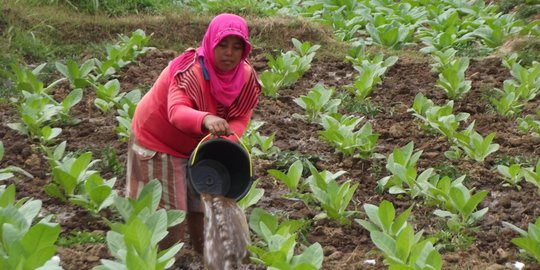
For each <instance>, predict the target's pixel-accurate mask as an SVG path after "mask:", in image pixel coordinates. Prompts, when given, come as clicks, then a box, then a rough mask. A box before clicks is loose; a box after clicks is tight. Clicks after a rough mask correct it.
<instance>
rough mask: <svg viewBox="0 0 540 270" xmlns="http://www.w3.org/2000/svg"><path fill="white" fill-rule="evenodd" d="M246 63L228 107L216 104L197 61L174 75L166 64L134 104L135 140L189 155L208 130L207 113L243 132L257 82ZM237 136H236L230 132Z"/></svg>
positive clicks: (156, 147) (237, 131) (163, 150)
mask: <svg viewBox="0 0 540 270" xmlns="http://www.w3.org/2000/svg"><path fill="white" fill-rule="evenodd" d="M245 67H246V70H245V71H246V78H247V79H246V83H245V84H244V86H243V88H242V92H241V94H240V96H239V97H238V98H237V100H235V101H234V103H233V104H232V105H231V106H230V107H229V108H224V107H223V106H221V105H219V104H218V103H217V102H216V100H215V98H214V97H213V96H212V95H211V94H210V89H209V81H208V80H205V77H204V74H203V68H202V67H201V64H200V63H199V61H194V62H193V63H192V65H191V66H190V67H189V68H188V69H187V70H186V71H185V72H182V73H181V74H178V75H176V76H175V77H174V78H173V76H172V75H171V74H172V73H171V72H170V71H169V68H170V65H169V66H168V67H166V68H165V69H164V70H163V71H162V72H161V75H160V76H159V78H158V79H157V81H156V82H155V83H154V85H153V87H152V89H150V91H149V92H148V93H147V94H146V95H145V96H144V97H143V98H142V100H141V101H140V102H139V104H138V105H137V108H136V110H135V115H134V117H133V120H132V124H131V128H132V132H133V134H134V136H135V138H136V140H137V143H138V144H140V145H142V146H144V147H146V148H149V149H152V150H155V151H158V152H163V153H167V154H170V155H172V156H176V157H181V158H188V157H189V156H190V155H191V152H192V151H193V150H194V149H195V147H196V146H197V144H198V143H199V142H200V140H201V139H202V138H203V137H204V136H205V135H207V134H208V131H206V130H205V129H204V128H203V125H202V122H203V119H204V117H205V116H206V115H208V114H212V115H217V116H220V117H222V118H224V119H225V120H227V122H228V123H229V126H230V128H231V130H232V131H233V132H235V133H236V134H237V135H238V136H242V134H243V133H244V130H245V129H246V126H247V124H248V122H249V120H250V118H251V114H252V108H253V107H254V106H255V105H256V104H257V102H258V97H259V94H260V86H259V84H258V82H257V79H256V76H255V72H254V70H253V68H252V67H251V66H250V65H245ZM228 138H229V139H231V140H235V141H236V140H237V139H236V136H234V135H233V136H229V137H228Z"/></svg>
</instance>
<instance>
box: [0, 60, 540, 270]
mask: <svg viewBox="0 0 540 270" xmlns="http://www.w3.org/2000/svg"><path fill="white" fill-rule="evenodd" d="M175 55H176V53H175V52H173V51H158V50H154V51H151V52H150V53H148V54H147V55H146V56H144V57H142V58H141V59H140V62H138V63H137V64H134V65H131V66H128V67H127V68H126V69H125V70H123V72H122V75H121V78H120V80H121V83H122V87H123V90H124V91H129V90H132V89H134V88H137V87H139V88H141V89H142V90H145V91H146V90H148V88H149V86H150V85H151V84H152V83H153V81H154V80H155V79H156V78H157V76H158V75H159V73H160V71H161V69H162V68H164V67H165V66H166V64H167V63H168V61H169V60H170V59H171V58H173V57H174V56H175ZM251 61H252V62H253V63H254V66H255V67H256V68H257V70H258V71H259V72H262V71H263V70H264V69H265V68H266V60H265V57H264V55H263V54H262V53H260V52H257V51H255V52H254V53H253V54H252V56H251ZM353 74H355V71H354V70H353V69H352V68H351V66H350V65H347V64H345V63H343V62H342V61H334V62H332V61H325V62H318V61H317V60H315V62H314V63H313V64H312V68H311V69H310V70H309V71H308V72H307V73H306V74H305V75H304V76H303V77H302V78H301V79H300V81H299V82H298V83H296V84H295V85H294V86H293V87H291V88H288V89H283V90H281V91H280V92H279V94H280V96H279V98H277V99H270V98H267V97H261V102H260V104H259V106H258V107H257V109H256V111H255V113H254V117H253V118H254V119H256V120H260V121H264V122H265V124H264V125H263V126H262V128H261V129H260V131H261V133H262V134H264V135H269V134H271V133H272V132H274V131H276V132H277V134H276V137H275V141H274V144H275V145H276V146H278V147H279V148H280V149H281V151H282V152H291V153H294V154H295V155H297V156H303V157H307V158H310V159H311V160H312V161H316V165H317V166H318V168H319V170H322V169H326V170H330V171H332V172H337V171H338V170H344V171H347V172H348V173H347V175H346V176H347V177H346V178H347V179H351V180H352V181H353V182H356V183H359V187H358V190H357V191H356V193H355V196H354V198H353V204H355V205H353V204H351V209H353V207H356V208H357V209H358V210H359V211H360V214H359V216H357V217H356V218H363V217H364V215H363V209H362V205H363V204H364V203H370V204H376V205H378V204H379V203H380V202H381V201H382V200H383V199H386V200H389V201H391V202H393V203H394V205H395V206H396V207H397V208H398V212H401V211H403V210H404V209H405V208H406V207H408V206H409V205H411V204H412V203H413V202H415V201H413V200H411V199H409V198H399V197H397V196H393V195H390V194H387V193H384V194H381V193H377V192H376V191H375V187H376V182H377V180H378V179H380V178H382V177H384V176H386V175H387V174H388V172H387V171H386V170H385V168H384V165H385V161H384V160H362V159H357V158H350V157H343V156H342V155H340V154H337V153H335V152H334V150H333V149H332V148H331V147H329V146H328V145H327V144H326V143H324V142H323V141H321V140H320V138H319V136H318V131H319V130H320V127H319V126H317V125H315V124H308V123H306V122H303V121H302V120H300V119H298V118H296V117H293V114H302V113H303V112H302V108H300V107H299V106H298V105H296V104H295V103H294V102H293V99H294V98H296V97H299V96H301V95H305V94H307V92H308V91H309V89H311V88H312V87H313V86H314V85H315V84H316V83H323V84H324V85H326V86H336V87H337V88H340V87H342V86H343V85H346V84H349V83H351V82H352V79H353V76H351V75H353ZM467 76H468V77H469V79H471V80H472V81H473V87H472V90H471V92H469V93H468V94H467V95H466V96H465V98H464V99H462V100H460V101H457V102H456V103H455V106H454V109H455V112H458V111H459V112H468V113H470V114H471V117H470V120H475V121H476V130H477V131H478V132H479V133H481V134H482V135H484V136H485V135H487V134H488V133H490V132H492V131H496V132H497V136H496V138H495V142H496V143H498V144H500V146H501V147H500V150H499V151H498V152H496V153H495V154H492V155H491V156H489V157H488V158H487V160H486V161H485V162H484V163H479V162H473V161H450V160H448V159H446V158H445V157H444V155H443V152H444V151H446V150H447V149H448V148H449V144H448V142H447V141H446V140H445V139H444V138H440V137H437V136H434V135H433V134H428V133H426V132H424V131H423V130H422V129H420V128H419V126H418V124H419V122H418V120H416V119H415V117H414V116H412V114H411V113H409V112H407V108H409V107H410V106H411V104H412V101H413V99H414V97H415V95H416V94H417V93H419V92H422V93H424V94H425V95H426V96H427V97H429V98H430V99H432V100H433V101H434V102H436V103H438V104H442V103H443V102H445V99H444V98H445V96H444V94H443V93H442V91H441V90H439V89H437V88H436V87H435V82H436V80H437V77H436V76H435V75H433V74H431V73H430V66H429V63H428V62H427V60H419V59H416V58H415V59H412V58H408V57H406V56H402V57H401V58H400V60H399V61H398V62H397V63H396V64H395V65H394V66H393V67H391V68H390V69H389V70H388V71H387V73H386V75H385V78H384V80H383V83H382V84H381V85H379V86H378V87H377V88H376V90H375V91H374V93H373V94H372V96H371V100H372V102H373V103H374V104H375V105H377V107H378V109H379V111H380V112H379V113H377V114H376V115H375V116H373V117H368V118H369V121H370V122H371V123H372V124H373V127H374V130H375V132H377V133H379V134H380V139H379V142H378V145H377V152H378V153H381V154H383V155H388V154H389V153H391V152H392V150H393V149H394V148H396V147H401V146H404V145H405V144H407V143H408V142H410V141H414V143H415V149H417V150H423V154H422V156H421V158H420V161H419V163H418V170H419V171H422V170H424V169H426V168H429V167H434V168H443V167H444V168H453V170H454V171H455V172H457V174H458V175H461V174H467V176H468V177H467V180H466V185H467V186H469V187H476V188H477V189H478V190H486V191H488V196H487V197H486V199H485V200H484V202H482V203H481V207H482V208H483V207H489V212H488V214H487V215H486V216H485V218H484V219H483V220H482V221H480V223H479V227H478V230H477V231H472V232H471V233H470V234H471V236H474V237H475V238H476V240H475V241H474V242H473V243H472V244H471V245H470V246H468V247H465V248H463V249H459V248H457V249H455V250H454V251H446V250H445V251H442V254H443V258H444V261H445V262H444V269H512V268H511V267H510V265H511V264H512V263H514V262H515V261H521V262H524V263H525V264H526V266H527V269H540V265H539V264H537V263H534V261H533V260H531V259H530V258H527V257H525V256H523V255H521V254H520V253H519V250H518V248H517V247H516V246H515V245H513V244H512V243H511V239H512V238H513V237H517V234H516V233H514V232H513V231H511V230H509V229H507V228H505V227H503V225H502V223H501V222H502V221H507V222H510V223H513V224H515V225H516V226H519V227H521V228H526V227H527V224H528V223H529V222H533V221H534V220H535V219H536V218H537V217H539V216H540V208H539V207H538V206H539V205H540V197H539V196H538V193H537V191H538V190H537V188H535V187H534V186H533V185H531V184H529V183H523V184H522V187H523V188H522V190H521V191H517V190H516V189H515V188H510V187H505V186H503V185H502V181H503V180H502V178H501V177H500V175H499V174H498V173H497V171H496V170H495V168H494V166H495V165H496V164H497V162H500V160H504V159H508V158H509V157H517V156H519V157H527V158H530V159H532V160H534V162H536V160H537V159H538V157H539V156H540V139H539V138H534V137H532V136H531V135H528V134H522V133H520V132H519V131H518V130H517V128H516V123H515V121H512V120H508V119H505V118H502V117H500V116H497V115H496V114H494V113H493V112H492V110H491V109H490V107H489V105H488V102H487V97H486V96H487V95H488V91H489V90H491V89H492V88H494V87H501V86H502V83H503V81H504V80H506V79H509V78H510V74H509V73H508V72H507V70H506V69H505V68H504V67H502V66H501V63H500V61H499V59H497V58H486V59H483V60H477V61H471V64H470V67H469V69H468V71H467ZM66 90H67V85H64V86H62V87H60V88H58V89H57V90H56V93H55V94H56V95H58V96H59V97H60V96H63V95H65V92H66ZM93 98H94V95H93V94H92V93H91V92H90V91H89V90H88V91H87V92H85V97H84V100H83V101H82V102H81V103H80V104H79V105H77V106H76V108H75V109H74V111H73V115H74V116H75V117H77V118H79V119H80V120H81V122H80V124H78V125H76V126H66V127H62V128H63V132H62V138H61V139H60V140H67V143H68V151H77V150H79V151H88V150H91V151H93V152H94V158H102V152H103V151H104V149H108V151H110V150H111V149H114V150H115V151H116V152H117V154H118V157H119V162H120V163H121V164H123V163H124V162H125V158H126V144H125V143H124V142H121V141H119V140H118V137H117V135H116V133H115V130H114V129H115V126H116V124H117V123H116V120H115V118H114V114H113V113H110V114H107V115H104V114H102V113H100V112H99V111H98V110H97V109H96V108H95V107H94V105H93ZM539 105H540V100H539V99H538V98H536V99H535V100H534V101H532V102H531V103H530V104H529V105H527V107H526V108H527V109H526V111H525V112H524V114H532V113H534V110H535V108H538V106H539ZM0 114H1V118H2V119H3V121H2V122H3V123H9V122H14V121H16V114H15V112H14V109H13V108H12V107H10V105H9V104H1V105H0ZM0 136H1V138H2V139H1V140H2V141H3V143H4V145H5V148H6V151H5V157H4V160H3V161H2V162H1V163H0V168H4V167H6V166H8V165H14V166H19V167H21V168H24V169H25V170H27V171H29V172H30V173H32V174H33V175H34V179H20V180H19V181H17V182H16V186H17V192H18V197H30V198H33V199H39V200H42V201H43V211H44V212H45V213H53V214H56V216H57V220H56V221H57V222H58V223H60V225H61V227H62V234H63V235H68V234H69V232H71V231H88V232H95V233H100V234H105V232H106V231H108V227H107V225H106V224H105V223H104V222H103V220H102V219H100V218H96V217H92V216H90V215H89V214H88V213H86V212H85V211H84V210H83V209H80V208H78V207H75V206H72V205H69V204H65V203H61V202H59V201H58V200H55V199H51V198H49V197H48V196H47V195H46V194H45V193H44V192H43V186H44V185H45V184H46V183H47V182H48V181H50V175H49V174H50V173H49V168H48V165H47V162H46V160H45V159H44V158H43V157H42V156H41V154H40V152H39V151H38V149H37V147H36V143H35V142H32V141H29V140H28V139H27V138H26V137H24V136H22V135H19V134H17V133H16V132H14V131H12V130H11V129H9V128H8V127H6V126H5V125H1V126H0ZM253 162H254V165H255V173H256V175H257V176H258V177H259V178H260V179H261V183H260V186H259V187H262V188H264V189H265V196H264V197H263V199H262V200H261V201H260V202H259V203H258V204H257V207H261V208H264V209H267V210H269V211H275V212H276V213H285V214H287V215H288V216H289V217H291V218H311V217H313V216H315V215H316V214H318V213H317V212H314V210H313V209H309V208H307V207H306V206H305V205H304V204H302V203H300V202H293V201H290V200H287V199H284V198H281V194H283V193H284V192H285V191H286V188H285V186H284V185H282V184H280V183H277V182H276V181H275V180H274V179H272V178H271V177H270V176H269V175H268V174H267V173H266V171H267V170H268V169H271V168H279V169H283V165H282V164H281V163H278V161H276V160H263V159H257V158H256V159H254V161H253ZM287 166H288V165H287ZM100 169H101V170H102V175H103V176H104V177H106V178H110V177H112V176H113V172H112V171H111V170H110V169H108V168H107V167H104V168H100ZM447 171H450V170H449V169H447ZM116 176H117V177H118V178H119V180H118V181H117V189H118V190H119V192H120V193H122V190H123V185H124V181H125V174H123V173H121V174H120V175H116ZM416 203H417V206H416V207H415V208H414V210H413V215H414V220H413V221H411V222H412V223H413V224H414V225H415V230H416V231H419V230H421V229H423V230H424V231H425V234H427V235H430V234H434V233H436V232H437V231H439V230H440V229H441V228H443V226H444V221H443V220H440V219H438V218H436V216H434V215H433V214H432V213H433V210H434V209H433V208H430V207H428V206H424V205H422V204H421V202H420V201H416ZM102 215H103V216H105V217H109V218H110V217H111V216H114V213H110V212H106V213H102ZM301 239H302V238H301ZM302 241H306V242H305V244H309V243H314V242H319V243H320V244H321V245H322V246H323V248H324V253H325V259H324V263H323V269H383V268H384V267H383V263H382V256H381V255H380V253H379V252H378V251H377V249H376V248H375V246H374V245H373V244H372V243H371V240H370V238H369V233H368V232H367V231H366V230H364V229H363V228H362V227H361V226H360V225H359V224H357V223H356V222H354V221H353V222H352V224H351V225H346V226H345V225H340V224H338V223H337V222H334V221H330V220H319V221H314V222H313V224H312V225H311V228H310V230H309V231H308V232H307V234H306V237H305V238H304V239H303V240H302ZM58 253H59V255H60V258H61V261H62V266H63V267H64V268H65V269H68V270H71V269H77V270H86V269H91V268H92V267H93V266H95V265H97V264H99V259H102V258H109V257H110V255H109V253H108V251H107V247H106V244H80V245H72V246H70V247H68V248H59V250H58ZM368 259H374V260H376V264H375V265H374V266H372V265H369V264H366V263H365V260H368ZM173 269H203V267H202V263H201V257H200V256H198V255H196V254H195V253H194V252H193V250H192V248H191V246H190V245H189V242H187V243H186V245H185V246H184V248H183V249H182V251H181V256H180V259H179V260H178V261H177V263H176V264H175V267H173Z"/></svg>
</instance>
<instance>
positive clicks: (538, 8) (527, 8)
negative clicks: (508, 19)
mask: <svg viewBox="0 0 540 270" xmlns="http://www.w3.org/2000/svg"><path fill="white" fill-rule="evenodd" d="M538 13H540V5H523V6H521V7H520V8H519V10H518V12H517V13H516V16H517V17H518V18H521V19H527V18H529V17H531V16H533V15H535V14H538Z"/></svg>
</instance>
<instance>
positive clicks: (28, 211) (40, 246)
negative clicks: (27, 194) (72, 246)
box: [0, 185, 62, 270]
mask: <svg viewBox="0 0 540 270" xmlns="http://www.w3.org/2000/svg"><path fill="white" fill-rule="evenodd" d="M15 195H16V194H15V185H9V186H8V187H7V188H6V187H5V186H0V240H1V242H0V269H17V270H34V269H37V270H60V269H62V268H61V267H60V265H59V261H58V260H56V259H54V258H53V255H54V254H55V252H56V247H55V246H54V243H55V242H56V239H57V238H58V236H59V235H60V226H59V225H58V224H57V223H53V222H51V220H52V216H46V217H44V218H42V219H41V220H39V221H37V220H35V219H36V217H37V216H38V214H39V212H40V210H41V204H42V203H41V201H40V200H28V199H26V198H24V199H20V200H17V201H16V200H15Z"/></svg>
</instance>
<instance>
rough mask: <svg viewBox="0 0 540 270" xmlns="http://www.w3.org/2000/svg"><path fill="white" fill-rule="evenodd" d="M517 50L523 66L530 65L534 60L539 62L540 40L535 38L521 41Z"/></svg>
mask: <svg viewBox="0 0 540 270" xmlns="http://www.w3.org/2000/svg"><path fill="white" fill-rule="evenodd" d="M517 51H518V55H519V59H521V65H523V66H530V65H531V64H532V62H534V61H537V62H540V41H538V40H536V39H533V40H529V41H525V42H523V43H522V44H521V46H520V47H519V48H517Z"/></svg>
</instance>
